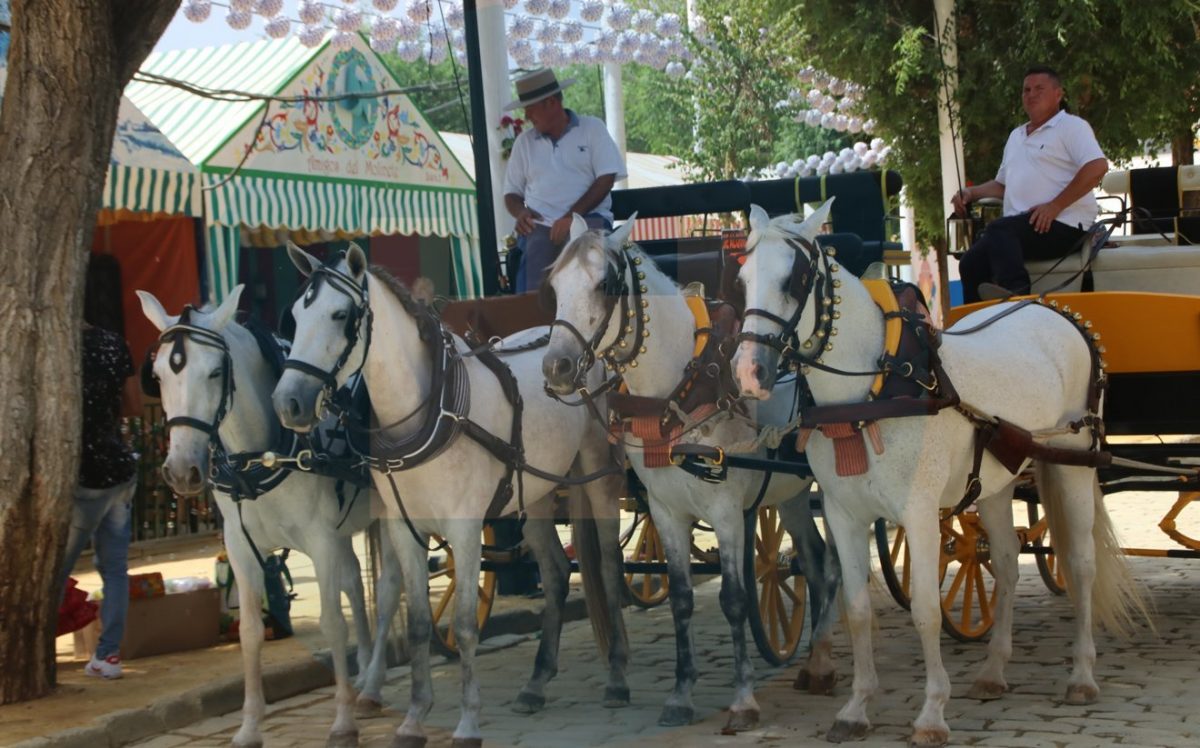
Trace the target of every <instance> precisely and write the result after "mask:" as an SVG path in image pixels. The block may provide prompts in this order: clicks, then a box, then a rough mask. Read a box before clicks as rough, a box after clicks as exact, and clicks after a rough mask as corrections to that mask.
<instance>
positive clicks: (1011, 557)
mask: <svg viewBox="0 0 1200 748" xmlns="http://www.w3.org/2000/svg"><path fill="white" fill-rule="evenodd" d="M976 506H977V507H978V508H979V520H980V522H982V523H983V529H984V530H985V531H986V532H987V537H988V548H989V553H990V555H991V559H992V575H993V576H994V577H995V579H996V606H995V611H994V615H995V618H994V620H993V624H992V635H991V638H990V639H989V641H988V656H987V659H986V660H984V662H983V667H981V668H980V669H979V675H977V676H976V677H975V682H974V683H973V684H971V689H970V690H969V691H967V698H971V699H981V700H984V701H987V700H989V699H998V698H1000V695H1001V694H1003V693H1004V692H1005V691H1007V690H1008V683H1006V682H1005V680H1004V666H1005V665H1006V664H1007V663H1008V660H1009V658H1010V657H1012V624H1013V602H1014V593H1015V592H1016V588H1017V577H1018V574H1019V569H1018V566H1017V554H1018V553H1019V552H1020V550H1021V549H1020V546H1019V544H1018V543H1017V534H1016V532H1014V531H1013V513H1012V487H1011V486H1008V487H1005V489H1004V491H1003V492H1001V493H999V494H996V495H995V496H992V497H991V498H989V499H987V500H984V501H979V502H977V503H976ZM969 583H970V582H968V584H969ZM986 603H987V600H980V604H981V605H982V604H986Z"/></svg>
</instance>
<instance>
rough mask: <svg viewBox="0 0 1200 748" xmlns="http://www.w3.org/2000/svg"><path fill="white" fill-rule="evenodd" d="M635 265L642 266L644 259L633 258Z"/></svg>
mask: <svg viewBox="0 0 1200 748" xmlns="http://www.w3.org/2000/svg"><path fill="white" fill-rule="evenodd" d="M633 264H634V265H641V264H642V258H641V257H634V258H633Z"/></svg>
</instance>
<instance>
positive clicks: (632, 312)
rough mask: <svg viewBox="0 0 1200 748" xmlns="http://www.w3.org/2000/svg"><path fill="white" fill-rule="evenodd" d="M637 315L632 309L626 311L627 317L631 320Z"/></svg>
mask: <svg viewBox="0 0 1200 748" xmlns="http://www.w3.org/2000/svg"><path fill="white" fill-rule="evenodd" d="M635 314H637V312H635V311H633V310H632V309H628V310H626V311H625V316H626V317H628V318H630V319H633V315H635Z"/></svg>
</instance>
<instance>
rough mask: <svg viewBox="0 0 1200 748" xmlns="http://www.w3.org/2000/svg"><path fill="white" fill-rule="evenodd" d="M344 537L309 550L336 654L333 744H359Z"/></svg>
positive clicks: (329, 539)
mask: <svg viewBox="0 0 1200 748" xmlns="http://www.w3.org/2000/svg"><path fill="white" fill-rule="evenodd" d="M342 543H343V539H342V538H338V537H335V536H327V537H325V538H322V539H321V540H319V541H317V542H315V543H313V544H312V545H313V547H312V548H310V549H308V548H306V549H305V550H307V551H309V553H310V555H311V556H312V560H313V567H314V568H315V570H316V573H317V588H318V591H319V593H320V595H321V633H322V634H324V636H325V641H327V642H328V643H329V650H330V654H331V655H332V656H333V680H334V701H335V702H336V703H337V715H336V716H335V717H334V720H333V726H332V727H331V728H330V730H329V739H328V742H327V745H329V746H338V747H339V748H340V747H342V746H357V745H358V725H357V724H356V723H355V721H354V688H353V687H352V686H351V685H350V668H349V665H348V663H347V662H346V639H347V636H348V634H349V631H348V627H347V626H346V617H345V615H343V613H342V583H343V577H342V566H343V561H344V551H343V548H342V547H341V546H342Z"/></svg>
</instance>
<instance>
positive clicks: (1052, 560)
mask: <svg viewBox="0 0 1200 748" xmlns="http://www.w3.org/2000/svg"><path fill="white" fill-rule="evenodd" d="M1027 533H1028V534H1027V536H1026V539H1027V541H1028V543H1029V545H1031V546H1032V547H1033V548H1035V549H1037V550H1039V551H1040V550H1042V549H1048V550H1050V551H1053V550H1054V539H1053V537H1052V536H1051V534H1050V525H1049V524H1048V523H1047V522H1046V518H1045V517H1041V518H1039V517H1038V505H1037V503H1036V502H1032V501H1031V502H1029V530H1028V531H1027ZM1036 560H1037V568H1038V574H1039V575H1041V577H1042V582H1043V583H1044V584H1045V585H1046V589H1048V590H1050V591H1051V592H1053V593H1054V594H1056V595H1065V594H1067V575H1066V574H1064V573H1063V570H1062V565H1061V564H1059V563H1058V557H1057V556H1055V555H1054V554H1053V553H1038V554H1037V556H1036Z"/></svg>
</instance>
